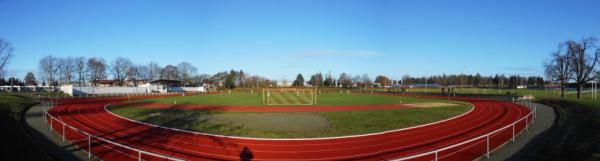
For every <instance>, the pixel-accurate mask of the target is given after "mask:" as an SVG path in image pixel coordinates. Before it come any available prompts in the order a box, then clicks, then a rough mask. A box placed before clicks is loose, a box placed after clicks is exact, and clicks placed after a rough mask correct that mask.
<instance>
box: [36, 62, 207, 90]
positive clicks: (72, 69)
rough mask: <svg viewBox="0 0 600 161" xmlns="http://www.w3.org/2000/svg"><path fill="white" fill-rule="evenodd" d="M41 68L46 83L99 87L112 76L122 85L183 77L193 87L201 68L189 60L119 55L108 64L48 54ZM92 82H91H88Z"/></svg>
mask: <svg viewBox="0 0 600 161" xmlns="http://www.w3.org/2000/svg"><path fill="white" fill-rule="evenodd" d="M38 67H39V71H40V74H41V76H42V80H43V81H44V82H48V83H49V84H50V85H53V86H57V85H64V84H73V85H78V86H87V85H90V86H98V85H99V84H98V83H99V82H100V80H107V79H108V78H109V76H112V78H113V80H115V81H116V84H117V85H118V86H126V85H127V83H126V81H127V80H129V81H131V82H133V86H137V85H138V83H139V81H141V80H155V79H169V80H180V81H181V82H182V84H181V85H182V86H192V85H194V84H192V83H193V81H192V77H193V76H195V75H196V71H197V68H196V67H194V66H193V65H192V64H190V63H188V62H181V63H179V64H177V65H167V66H165V67H160V66H159V65H158V64H157V63H155V62H150V63H148V64H144V65H142V64H134V63H132V62H131V60H129V59H128V58H124V57H118V58H116V59H114V60H113V61H111V62H110V63H108V62H107V61H106V60H104V59H103V58H97V57H92V58H85V57H54V56H51V55H49V56H46V57H44V58H42V59H41V60H40V61H39V65H38ZM87 83H89V84H87Z"/></svg>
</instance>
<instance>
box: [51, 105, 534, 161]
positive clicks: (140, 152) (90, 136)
mask: <svg viewBox="0 0 600 161" xmlns="http://www.w3.org/2000/svg"><path fill="white" fill-rule="evenodd" d="M515 101H520V100H513V102H515ZM522 104H524V106H526V107H528V108H529V109H530V110H531V111H530V112H529V113H528V114H527V115H525V117H522V118H520V119H518V120H517V121H514V122H512V123H511V124H509V125H506V126H504V127H502V128H499V129H496V130H494V131H492V132H489V133H486V134H483V135H480V136H478V137H475V138H472V139H469V140H466V141H462V142H460V143H456V144H453V145H449V146H445V147H442V148H438V149H435V150H432V151H429V152H425V153H419V154H413V155H410V156H406V157H402V158H397V159H393V161H404V160H410V159H415V158H420V157H425V156H429V155H433V156H434V160H435V161H437V160H438V159H440V158H444V157H445V156H442V157H440V156H439V155H438V154H439V153H440V152H443V151H447V150H450V149H452V148H457V147H459V146H462V145H465V144H469V143H473V142H476V141H479V140H481V139H483V138H485V142H486V153H485V155H484V156H485V157H486V158H489V157H490V153H491V149H490V137H492V135H494V134H497V133H499V132H501V131H504V130H508V129H509V128H512V137H511V139H510V140H511V141H512V142H514V141H515V137H516V135H517V134H516V126H517V124H518V123H521V122H523V121H524V122H525V127H524V128H523V129H524V130H525V131H527V130H528V128H529V126H530V125H531V124H533V123H534V121H535V119H536V113H537V108H536V107H535V104H533V103H532V102H531V101H522ZM50 107H52V105H50ZM44 113H45V114H44V121H45V122H46V121H48V119H47V117H50V119H49V121H50V122H49V124H50V130H51V131H52V130H53V120H56V121H57V122H58V123H60V124H61V125H62V126H63V128H62V139H63V142H64V141H65V140H67V139H66V135H65V129H66V128H65V127H67V128H70V129H72V130H74V131H76V132H79V133H81V134H83V135H85V136H87V137H88V138H87V140H88V146H87V148H88V150H87V152H88V158H91V157H92V155H93V154H92V151H91V145H92V141H91V140H92V139H97V140H100V141H102V142H106V143H109V144H113V145H115V146H118V147H122V148H125V149H128V150H131V151H134V152H136V153H137V154H138V156H137V158H138V160H140V161H141V160H143V159H142V156H143V155H149V156H154V157H158V158H163V159H167V160H173V161H183V159H179V158H174V157H171V156H167V155H163V154H157V153H152V152H148V151H144V150H140V149H137V148H133V147H130V146H127V145H123V144H120V143H117V142H113V141H110V140H107V139H104V138H101V137H99V136H95V135H93V134H90V133H88V132H85V131H83V130H80V129H77V128H75V127H73V126H71V125H68V124H66V123H65V122H63V121H61V120H59V119H58V118H56V117H54V116H52V115H51V114H50V113H48V106H46V110H45V112H44ZM530 117H531V120H530ZM46 123H47V122H46ZM523 129H522V130H523ZM506 142H508V140H507V141H506ZM506 142H504V143H506ZM501 146H502V145H499V146H498V147H501ZM446 156H449V155H446Z"/></svg>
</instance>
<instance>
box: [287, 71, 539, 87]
mask: <svg viewBox="0 0 600 161" xmlns="http://www.w3.org/2000/svg"><path fill="white" fill-rule="evenodd" d="M303 82H304V77H303V76H302V74H298V76H296V80H294V82H293V83H292V86H303V85H304V83H303ZM374 83H375V84H378V85H379V86H390V85H394V84H407V85H408V84H425V83H431V84H439V85H441V86H476V87H494V88H516V87H517V86H527V87H530V88H543V87H544V85H545V84H546V82H545V81H544V78H543V77H541V76H530V77H523V76H518V75H511V76H505V75H495V76H481V75H480V74H475V75H465V74H461V75H446V74H442V75H437V76H429V77H411V76H410V75H405V76H403V77H402V79H399V80H392V79H390V78H388V77H387V76H384V75H378V76H377V77H375V80H374V81H371V79H370V78H369V76H368V75H367V74H362V75H356V76H351V75H350V74H347V73H342V74H340V75H339V77H338V78H337V79H335V78H333V76H332V75H331V74H328V75H327V77H326V78H325V80H324V81H323V74H321V73H316V74H313V75H311V77H310V80H308V81H307V84H309V85H311V86H316V87H343V88H354V87H371V86H373V85H374Z"/></svg>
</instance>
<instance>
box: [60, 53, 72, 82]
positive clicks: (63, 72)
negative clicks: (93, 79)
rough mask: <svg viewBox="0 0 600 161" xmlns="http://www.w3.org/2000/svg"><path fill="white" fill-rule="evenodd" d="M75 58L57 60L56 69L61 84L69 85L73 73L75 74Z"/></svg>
mask: <svg viewBox="0 0 600 161" xmlns="http://www.w3.org/2000/svg"><path fill="white" fill-rule="evenodd" d="M75 65H76V64H75V58H73V57H67V58H57V69H58V71H59V72H58V73H59V75H58V76H59V78H60V79H59V80H60V82H61V84H71V81H72V80H73V73H74V72H75V68H76V66H75Z"/></svg>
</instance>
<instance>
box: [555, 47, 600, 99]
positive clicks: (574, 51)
mask: <svg viewBox="0 0 600 161" xmlns="http://www.w3.org/2000/svg"><path fill="white" fill-rule="evenodd" d="M599 56H600V47H599V46H598V44H597V39H596V38H595V37H584V38H583V39H581V40H579V41H574V40H567V41H564V42H561V43H559V44H558V47H557V48H556V50H555V51H554V52H552V53H551V54H550V58H549V59H548V60H547V61H546V62H545V63H544V65H545V66H544V67H545V74H546V76H547V77H548V78H549V79H550V80H552V81H553V82H556V83H558V84H559V85H560V91H561V92H560V93H561V97H563V98H564V97H565V88H566V87H567V86H568V85H569V84H570V83H574V84H575V88H576V90H577V98H581V94H582V91H583V88H585V86H586V85H587V84H588V83H590V82H591V81H594V80H595V81H596V83H598V82H600V69H598V65H596V64H597V63H598V58H599Z"/></svg>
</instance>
